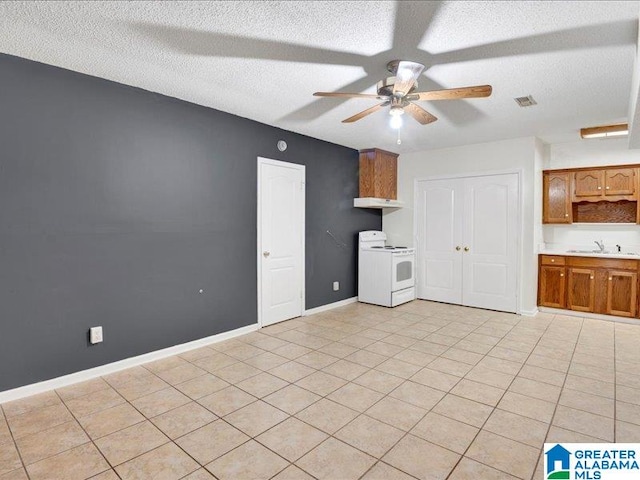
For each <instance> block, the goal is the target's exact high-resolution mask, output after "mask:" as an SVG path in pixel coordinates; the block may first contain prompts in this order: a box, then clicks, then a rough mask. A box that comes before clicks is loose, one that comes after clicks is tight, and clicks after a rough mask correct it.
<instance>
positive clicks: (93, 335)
mask: <svg viewBox="0 0 640 480" xmlns="http://www.w3.org/2000/svg"><path fill="white" fill-rule="evenodd" d="M89 341H90V342H91V344H92V345H95V344H96V343H102V327H93V328H91V329H90V330H89Z"/></svg>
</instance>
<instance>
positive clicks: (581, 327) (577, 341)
mask: <svg viewBox="0 0 640 480" xmlns="http://www.w3.org/2000/svg"><path fill="white" fill-rule="evenodd" d="M579 318H580V329H579V330H578V335H577V336H576V343H575V345H574V346H573V350H572V352H571V358H570V359H569V367H568V369H567V373H566V374H565V376H564V381H563V382H562V386H561V387H560V393H559V394H558V400H556V405H555V407H554V408H553V415H551V419H550V421H549V426H548V427H547V433H546V434H545V436H544V440H543V442H542V446H541V447H540V448H539V449H538V452H539V453H538V461H537V462H536V465H535V467H534V469H533V472H532V474H531V480H535V479H534V476H535V474H536V470H537V468H538V464H539V463H540V459H541V458H542V456H543V455H544V444H545V442H546V441H547V439H548V437H549V432H550V431H551V427H552V426H553V420H554V419H555V417H556V413H557V411H558V406H559V405H560V398H561V397H562V391H563V390H564V386H565V384H566V383H567V377H568V376H569V371H570V370H571V363H572V361H573V357H574V356H575V353H576V349H577V348H578V343H579V342H580V335H581V334H582V329H583V328H584V318H583V317H579ZM554 319H555V316H554ZM567 430H568V429H567ZM578 433H579V432H578ZM543 464H544V463H543Z"/></svg>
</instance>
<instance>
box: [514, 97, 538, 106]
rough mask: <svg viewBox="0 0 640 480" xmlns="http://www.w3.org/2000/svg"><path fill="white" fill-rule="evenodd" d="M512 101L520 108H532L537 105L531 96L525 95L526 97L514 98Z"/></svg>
mask: <svg viewBox="0 0 640 480" xmlns="http://www.w3.org/2000/svg"><path fill="white" fill-rule="evenodd" d="M514 100H515V101H516V103H517V104H518V105H520V106H521V107H532V106H534V105H537V104H538V102H536V101H535V100H534V99H533V97H532V96H531V95H527V96H526V97H516V98H514Z"/></svg>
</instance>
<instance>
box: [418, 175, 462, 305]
mask: <svg viewBox="0 0 640 480" xmlns="http://www.w3.org/2000/svg"><path fill="white" fill-rule="evenodd" d="M462 188H463V181H462V180H459V179H446V180H429V181H422V182H417V185H416V197H415V198H416V203H417V204H416V206H415V208H416V224H417V236H418V238H417V244H418V250H417V261H418V269H417V270H418V298H422V299H426V300H435V301H438V302H447V303H458V304H460V303H462V252H461V251H460V249H461V246H462V218H463V217H462V213H463V212H462V209H463V198H462V196H463V190H462Z"/></svg>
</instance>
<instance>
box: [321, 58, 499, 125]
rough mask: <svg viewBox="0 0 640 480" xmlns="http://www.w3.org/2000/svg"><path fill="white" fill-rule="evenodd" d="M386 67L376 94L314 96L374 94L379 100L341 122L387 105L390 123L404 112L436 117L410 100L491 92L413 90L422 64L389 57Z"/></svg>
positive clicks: (422, 118)
mask: <svg viewBox="0 0 640 480" xmlns="http://www.w3.org/2000/svg"><path fill="white" fill-rule="evenodd" d="M387 70H389V72H391V74H392V75H393V76H392V77H388V78H385V79H384V80H381V81H379V82H378V85H377V91H378V93H377V94H373V93H342V92H316V93H314V95H315V96H317V97H343V98H345V97H346V98H376V99H378V100H383V102H382V103H379V104H377V105H374V106H373V107H371V108H367V109H366V110H364V111H362V112H360V113H357V114H355V115H353V116H352V117H349V118H346V119H344V120H343V121H342V123H353V122H357V121H358V120H360V119H361V118H364V117H366V116H367V115H370V114H372V113H374V112H377V111H378V110H380V109H382V108H385V107H388V106H389V107H390V108H389V114H390V115H391V127H393V128H400V127H401V126H402V117H401V116H402V115H403V114H404V113H405V112H407V113H409V115H411V116H412V117H413V118H414V119H416V120H417V121H418V122H419V123H421V124H422V125H426V124H428V123H432V122H435V121H436V120H438V119H437V118H436V117H435V116H434V115H432V114H431V113H429V112H427V111H426V110H425V109H424V108H422V107H420V106H418V105H416V104H415V103H413V102H416V101H424V100H457V99H460V98H481V97H488V96H489V95H491V85H476V86H474V87H462V88H450V89H446V90H432V91H430V92H416V91H415V90H416V89H417V88H418V77H420V74H421V73H422V70H424V65H422V64H421V63H416V62H409V61H406V60H392V61H391V62H389V63H388V64H387Z"/></svg>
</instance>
